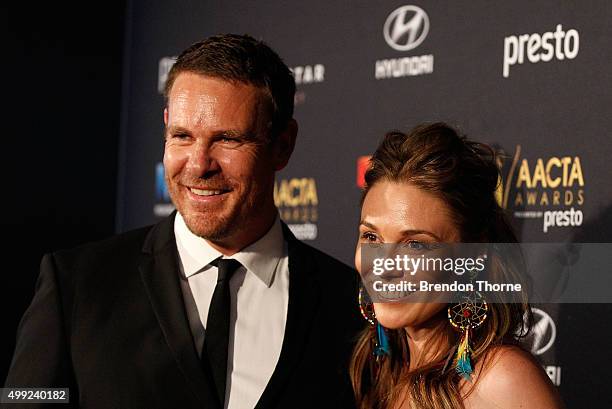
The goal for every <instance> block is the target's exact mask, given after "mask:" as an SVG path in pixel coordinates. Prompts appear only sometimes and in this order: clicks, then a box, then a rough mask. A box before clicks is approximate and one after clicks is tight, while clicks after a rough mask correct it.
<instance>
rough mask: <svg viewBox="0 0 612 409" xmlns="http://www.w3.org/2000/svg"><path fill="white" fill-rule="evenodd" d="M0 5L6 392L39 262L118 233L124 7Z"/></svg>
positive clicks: (1, 356)
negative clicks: (50, 254) (55, 252)
mask: <svg viewBox="0 0 612 409" xmlns="http://www.w3.org/2000/svg"><path fill="white" fill-rule="evenodd" d="M111 3H112V4H111ZM0 7H1V11H0V21H1V22H2V23H1V27H0V30H1V33H2V90H3V97H2V102H1V104H2V144H1V149H2V160H1V161H0V166H1V169H2V176H3V178H2V185H3V191H4V194H3V196H2V200H1V201H0V203H1V214H2V220H1V221H0V224H1V226H2V240H1V243H2V244H1V246H0V257H1V260H2V269H1V273H0V311H2V329H1V330H0V334H1V337H0V383H2V384H3V383H4V379H5V376H6V371H7V370H8V366H9V364H10V360H11V357H12V354H13V349H14V347H15V331H16V328H17V324H18V322H19V319H20V318H21V315H22V314H23V312H24V311H25V309H26V307H27V306H28V304H29V303H30V301H31V299H32V295H33V294H34V283H35V281H36V277H37V276H38V267H39V265H40V260H41V258H42V255H43V254H44V253H45V252H48V251H52V250H57V249H60V248H67V247H73V246H75V245H77V244H80V243H83V242H85V241H90V240H95V239H101V238H103V237H106V236H109V235H112V234H113V233H114V231H115V206H116V198H117V196H116V189H117V173H118V172H117V156H118V141H119V117H120V116H119V113H120V109H119V106H120V100H121V96H120V95H121V71H122V63H121V61H122V49H123V31H124V22H125V21H124V14H125V3H124V2H123V1H115V2H99V3H96V2H89V3H87V5H86V6H85V5H84V3H81V2H72V3H71V2H39V3H31V2H4V3H3V4H2V6H0ZM41 342H44V340H41Z"/></svg>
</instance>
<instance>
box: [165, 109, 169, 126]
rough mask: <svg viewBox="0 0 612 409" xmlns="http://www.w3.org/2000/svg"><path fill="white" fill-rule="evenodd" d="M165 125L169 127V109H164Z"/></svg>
mask: <svg viewBox="0 0 612 409" xmlns="http://www.w3.org/2000/svg"><path fill="white" fill-rule="evenodd" d="M164 125H166V127H167V126H168V107H166V108H164Z"/></svg>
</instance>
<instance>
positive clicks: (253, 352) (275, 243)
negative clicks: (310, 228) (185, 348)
mask: <svg viewBox="0 0 612 409" xmlns="http://www.w3.org/2000/svg"><path fill="white" fill-rule="evenodd" d="M174 234H175V237H176V245H177V248H178V254H179V259H180V267H181V289H182V291H183V299H184V300H185V307H186V310H187V315H188V319H189V324H190V327H191V332H192V334H193V339H194V343H195V347H196V349H197V351H198V354H199V355H200V356H201V354H202V346H203V343H204V332H205V331H204V328H206V321H207V319H208V309H209V307H210V301H211V299H212V296H213V292H214V290H215V286H216V284H217V268H216V267H214V266H212V265H210V262H211V261H213V260H215V259H216V258H218V257H220V256H222V254H221V253H220V252H219V251H217V250H215V249H214V248H213V247H211V246H210V245H209V244H208V243H207V242H206V240H204V239H203V238H201V237H198V236H196V235H195V234H193V233H192V232H191V231H190V230H189V228H188V227H187V225H186V224H185V221H184V219H183V217H182V216H181V214H180V213H178V212H177V214H176V218H175V220H174ZM228 258H233V259H235V260H238V261H239V262H240V263H241V264H242V267H240V268H239V269H238V270H237V271H236V272H235V273H234V275H233V276H232V278H231V280H230V294H231V300H232V301H231V312H230V333H229V345H228V358H227V359H228V366H227V383H226V388H225V408H229V409H244V408H254V407H255V405H256V404H257V401H258V400H259V398H260V397H261V395H262V393H263V391H264V389H265V388H266V385H267V384H268V381H269V380H270V377H271V376H272V373H273V372H274V368H275V367H276V364H277V363H278V358H279V356H280V352H281V347H282V343H283V338H284V334H285V324H286V322H287V306H288V302H289V258H288V255H287V243H286V241H285V240H284V237H283V231H282V226H281V223H280V219H279V217H278V216H277V217H276V220H275V221H274V224H273V225H272V227H271V228H270V230H269V231H268V232H267V233H266V234H265V235H264V236H263V237H262V238H260V239H259V240H257V241H256V242H255V243H253V244H251V245H249V246H248V247H245V248H244V249H242V250H241V251H240V252H238V253H236V254H234V255H232V256H231V257H228Z"/></svg>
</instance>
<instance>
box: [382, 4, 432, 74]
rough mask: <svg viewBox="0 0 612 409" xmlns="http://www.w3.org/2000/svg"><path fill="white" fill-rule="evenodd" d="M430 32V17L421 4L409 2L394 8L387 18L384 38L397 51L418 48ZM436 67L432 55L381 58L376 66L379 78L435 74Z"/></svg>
mask: <svg viewBox="0 0 612 409" xmlns="http://www.w3.org/2000/svg"><path fill="white" fill-rule="evenodd" d="M428 33H429V17H428V16H427V13H426V12H425V10H423V9H422V8H420V7H417V6H412V5H407V6H401V7H398V8H397V9H395V10H393V11H392V12H391V14H389V16H388V17H387V19H386V20H385V24H384V26H383V37H384V39H385V42H386V43H387V45H389V47H391V48H393V49H394V50H396V51H402V52H404V51H410V50H413V49H415V48H417V47H418V46H419V45H420V44H421V43H422V42H423V41H425V39H426V38H427V34H428ZM433 69H434V56H433V55H432V54H427V55H420V56H409V57H400V58H388V59H381V60H377V61H376V62H375V65H374V77H375V78H376V79H386V78H402V77H414V76H418V75H424V74H431V73H432V72H433Z"/></svg>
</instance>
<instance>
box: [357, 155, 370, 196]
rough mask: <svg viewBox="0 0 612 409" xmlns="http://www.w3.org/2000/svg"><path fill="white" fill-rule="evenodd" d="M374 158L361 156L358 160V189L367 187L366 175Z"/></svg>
mask: <svg viewBox="0 0 612 409" xmlns="http://www.w3.org/2000/svg"><path fill="white" fill-rule="evenodd" d="M371 157H372V156H370V155H368V156H360V157H358V158H357V187H359V188H360V189H362V188H363V187H364V186H365V173H366V171H367V170H368V167H369V166H370V158H371Z"/></svg>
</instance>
